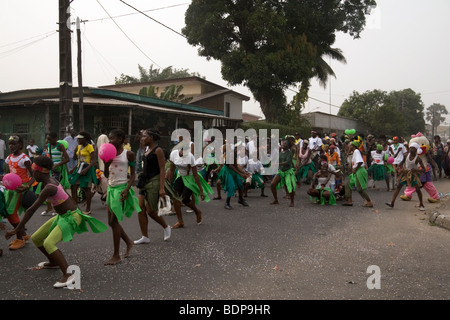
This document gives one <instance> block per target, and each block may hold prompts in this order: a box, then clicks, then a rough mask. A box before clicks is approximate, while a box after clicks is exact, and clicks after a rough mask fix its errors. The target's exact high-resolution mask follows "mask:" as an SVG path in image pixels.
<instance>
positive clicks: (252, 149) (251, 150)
mask: <svg viewBox="0 0 450 320" xmlns="http://www.w3.org/2000/svg"><path fill="white" fill-rule="evenodd" d="M245 148H246V149H247V150H248V156H249V158H251V159H253V157H254V158H255V159H256V154H257V151H258V150H257V148H256V143H255V141H253V140H250V141H249V142H248V143H247V144H246V145H245Z"/></svg>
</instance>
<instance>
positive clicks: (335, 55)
mask: <svg viewBox="0 0 450 320" xmlns="http://www.w3.org/2000/svg"><path fill="white" fill-rule="evenodd" d="M321 51H322V54H321V55H319V56H318V57H317V59H316V66H315V67H314V72H315V74H316V77H317V79H318V80H319V83H320V85H322V86H323V87H324V88H325V87H326V86H327V82H328V78H329V76H333V77H336V74H335V73H334V71H333V69H331V67H330V65H329V64H328V63H326V62H325V60H324V58H323V56H328V57H330V58H332V59H334V60H337V61H339V62H342V63H347V60H346V59H345V57H344V55H343V54H342V50H341V49H338V48H331V47H327V48H321Z"/></svg>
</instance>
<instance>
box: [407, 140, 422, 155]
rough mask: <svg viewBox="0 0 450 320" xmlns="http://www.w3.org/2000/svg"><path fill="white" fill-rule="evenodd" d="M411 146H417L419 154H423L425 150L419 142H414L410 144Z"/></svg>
mask: <svg viewBox="0 0 450 320" xmlns="http://www.w3.org/2000/svg"><path fill="white" fill-rule="evenodd" d="M409 147H410V148H416V150H417V153H418V154H422V152H423V150H422V149H421V148H420V146H419V144H418V143H417V142H413V143H411V144H410V145H409Z"/></svg>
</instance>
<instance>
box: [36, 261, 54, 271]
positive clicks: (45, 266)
mask: <svg viewBox="0 0 450 320" xmlns="http://www.w3.org/2000/svg"><path fill="white" fill-rule="evenodd" d="M38 268H39V269H59V267H58V266H49V262H47V261H44V262H39V263H38Z"/></svg>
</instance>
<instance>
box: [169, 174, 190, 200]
mask: <svg viewBox="0 0 450 320" xmlns="http://www.w3.org/2000/svg"><path fill="white" fill-rule="evenodd" d="M173 188H174V190H175V191H176V192H177V193H178V194H179V195H180V196H181V198H182V199H183V203H189V202H191V197H192V194H193V192H192V190H191V189H189V188H188V187H186V186H185V185H184V182H183V178H182V177H178V178H177V179H176V180H175V182H174V184H173Z"/></svg>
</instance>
